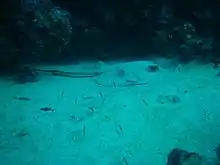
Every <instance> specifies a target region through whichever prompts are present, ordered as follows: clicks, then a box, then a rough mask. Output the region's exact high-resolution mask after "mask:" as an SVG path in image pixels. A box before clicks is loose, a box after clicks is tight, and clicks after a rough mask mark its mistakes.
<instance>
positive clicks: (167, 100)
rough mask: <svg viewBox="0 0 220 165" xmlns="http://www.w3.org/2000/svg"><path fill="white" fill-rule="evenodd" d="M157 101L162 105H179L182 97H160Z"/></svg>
mask: <svg viewBox="0 0 220 165" xmlns="http://www.w3.org/2000/svg"><path fill="white" fill-rule="evenodd" d="M157 101H158V102H159V103H160V104H165V103H173V104H176V103H179V102H180V97H179V96H177V95H159V96H158V97H157Z"/></svg>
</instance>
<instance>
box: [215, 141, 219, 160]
mask: <svg viewBox="0 0 220 165" xmlns="http://www.w3.org/2000/svg"><path fill="white" fill-rule="evenodd" d="M215 153H216V156H217V158H218V160H220V144H219V145H218V146H217V147H216V148H215Z"/></svg>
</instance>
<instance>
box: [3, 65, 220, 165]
mask: <svg viewBox="0 0 220 165" xmlns="http://www.w3.org/2000/svg"><path fill="white" fill-rule="evenodd" d="M149 63H150V62H144V61H142V62H141V61H140V62H130V63H109V64H108V63H98V62H97V63H93V64H92V63H90V64H88V63H87V64H81V65H76V66H73V65H72V66H38V67H40V68H47V69H48V68H49V69H51V68H55V69H62V70H66V71H102V72H104V74H103V75H101V76H100V77H96V78H88V79H73V78H63V77H53V76H50V75H47V74H42V75H41V77H40V78H41V80H40V81H39V82H37V83H30V84H26V85H18V84H15V83H13V82H11V81H6V80H1V81H0V91H1V93H0V95H1V96H0V103H1V104H0V162H1V163H0V164H1V165H61V164H62V165H126V162H125V160H126V161H127V163H128V164H129V165H165V164H166V158H167V154H168V153H169V151H170V150H171V149H172V148H173V147H179V148H182V149H186V150H188V151H195V152H199V153H200V154H202V155H206V156H210V157H214V156H215V153H214V151H213V149H214V148H215V147H216V146H217V144H218V143H220V133H219V132H220V78H217V77H216V70H214V69H213V68H212V66H211V65H200V64H196V63H194V64H189V65H187V66H182V68H181V71H180V72H178V71H175V70H173V69H168V68H166V69H162V70H161V71H159V72H157V73H148V72H147V71H146V70H145V68H146V67H147V65H148V64H149ZM119 69H122V70H124V71H125V77H119V76H118V75H117V74H118V70H119ZM126 80H131V81H138V82H146V81H147V82H148V84H147V85H141V86H130V87H121V86H122V85H123V84H125V82H126ZM95 82H99V83H101V84H105V85H107V87H104V86H98V85H97V84H96V83H95ZM114 83H115V84H116V87H110V86H111V85H113V84H114ZM109 85H110V86H109ZM117 86H120V87H117ZM184 91H188V92H187V93H185V92H184ZM62 93H63V94H62ZM170 94H171V95H177V96H179V97H180V99H181V101H180V102H179V103H176V104H173V103H165V104H160V103H159V102H158V100H157V97H158V96H159V95H170ZM14 97H28V98H30V99H31V100H30V101H26V100H17V99H15V98H14ZM146 103H147V104H146ZM50 104H51V107H53V108H54V109H55V112H44V111H41V110H40V108H42V107H45V106H49V105H50ZM71 116H72V117H71ZM73 116H74V117H75V119H74V117H73ZM25 133H27V134H25Z"/></svg>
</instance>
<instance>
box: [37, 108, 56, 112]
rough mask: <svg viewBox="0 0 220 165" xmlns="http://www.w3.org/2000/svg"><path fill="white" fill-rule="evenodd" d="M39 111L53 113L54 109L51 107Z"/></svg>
mask: <svg viewBox="0 0 220 165" xmlns="http://www.w3.org/2000/svg"><path fill="white" fill-rule="evenodd" d="M40 110H41V111H46V112H54V109H53V108H51V107H43V108H41V109H40Z"/></svg>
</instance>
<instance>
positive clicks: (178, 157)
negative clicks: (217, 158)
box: [167, 148, 202, 165]
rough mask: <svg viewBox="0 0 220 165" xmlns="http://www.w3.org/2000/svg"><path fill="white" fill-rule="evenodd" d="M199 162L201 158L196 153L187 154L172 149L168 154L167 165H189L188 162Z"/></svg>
mask: <svg viewBox="0 0 220 165" xmlns="http://www.w3.org/2000/svg"><path fill="white" fill-rule="evenodd" d="M191 161H192V162H201V161H202V158H201V156H200V155H199V154H198V153H196V152H188V151H185V150H182V149H179V148H174V149H172V150H171V151H170V153H169V154H168V159H167V165H183V164H185V163H186V164H191V163H190V162H191Z"/></svg>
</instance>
